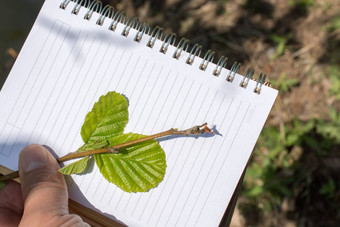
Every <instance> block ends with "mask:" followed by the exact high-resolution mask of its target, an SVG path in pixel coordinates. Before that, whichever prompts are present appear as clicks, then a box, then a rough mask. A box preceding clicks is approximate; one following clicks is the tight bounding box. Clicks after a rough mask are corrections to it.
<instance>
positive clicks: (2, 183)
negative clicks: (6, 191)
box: [0, 182, 6, 190]
mask: <svg viewBox="0 0 340 227" xmlns="http://www.w3.org/2000/svg"><path fill="white" fill-rule="evenodd" d="M5 186H6V183H5V182H0V190H1V189H3V188H4V187H5Z"/></svg>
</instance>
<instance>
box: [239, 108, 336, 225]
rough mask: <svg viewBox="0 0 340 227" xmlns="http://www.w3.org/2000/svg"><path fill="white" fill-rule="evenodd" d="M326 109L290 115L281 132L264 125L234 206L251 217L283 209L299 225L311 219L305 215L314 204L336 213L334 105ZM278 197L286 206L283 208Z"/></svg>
mask: <svg viewBox="0 0 340 227" xmlns="http://www.w3.org/2000/svg"><path fill="white" fill-rule="evenodd" d="M329 113H330V120H324V119H314V120H309V121H307V122H301V121H300V120H298V119H295V120H294V121H293V122H291V123H289V124H286V125H285V130H284V133H283V134H282V133H280V132H279V130H278V128H276V127H267V128H264V130H263V132H262V134H261V136H260V138H259V141H258V143H257V147H256V149H255V152H254V155H253V157H252V162H251V163H250V165H249V166H248V169H247V172H246V176H245V181H244V183H243V197H244V198H243V200H241V203H240V209H241V211H242V212H243V213H244V214H245V215H247V216H246V217H250V216H251V214H252V215H254V214H256V217H255V218H254V217H253V219H255V220H256V219H257V220H259V219H261V217H263V215H270V214H273V212H278V211H282V210H283V209H286V210H285V212H286V215H291V216H292V217H295V218H296V219H297V220H299V221H300V223H299V224H300V225H309V224H312V223H313V222H314V221H315V220H310V218H309V219H308V218H306V217H311V215H312V214H313V213H314V212H318V211H319V210H320V208H321V209H323V210H327V212H328V214H327V215H329V214H332V215H333V216H336V215H339V213H338V211H339V209H340V199H339V196H340V194H339V192H340V176H339V174H338V169H339V166H338V164H337V162H336V160H337V159H336V157H337V156H338V151H339V148H340V113H339V112H337V111H336V110H335V109H334V108H330V111H329ZM316 198H322V199H318V200H315V199H316ZM284 201H288V204H290V206H289V207H288V208H283V204H284ZM314 201H318V204H315V202H314ZM320 215H321V214H320ZM325 215H326V214H325ZM315 217H316V218H317V216H315ZM319 217H320V216H319ZM272 219H273V217H272ZM322 220H325V219H322ZM327 220H329V219H327ZM325 224H326V225H332V224H334V220H329V222H327V223H325Z"/></svg>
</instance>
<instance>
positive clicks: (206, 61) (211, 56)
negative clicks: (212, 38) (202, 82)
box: [200, 50, 215, 71]
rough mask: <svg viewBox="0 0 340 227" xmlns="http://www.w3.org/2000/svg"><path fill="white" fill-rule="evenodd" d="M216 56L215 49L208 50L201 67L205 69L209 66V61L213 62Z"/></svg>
mask: <svg viewBox="0 0 340 227" xmlns="http://www.w3.org/2000/svg"><path fill="white" fill-rule="evenodd" d="M214 57H215V51H212V50H208V51H207V53H205V55H204V58H203V60H202V63H201V64H200V69H201V70H203V71H205V70H206V69H207V67H208V64H209V62H212V61H213V60H214Z"/></svg>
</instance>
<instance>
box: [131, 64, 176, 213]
mask: <svg viewBox="0 0 340 227" xmlns="http://www.w3.org/2000/svg"><path fill="white" fill-rule="evenodd" d="M170 74H171V70H170V71H169V75H170ZM178 75H179V73H177V75H176V78H175V80H174V81H173V83H172V85H171V88H170V90H169V92H168V93H167V95H166V98H165V100H164V102H163V105H162V108H161V110H160V112H159V114H158V116H157V118H156V120H155V121H154V122H155V123H154V125H153V127H152V130H151V132H153V131H154V128H155V125H156V123H157V122H158V119H159V116H160V114H161V113H162V112H163V109H164V106H165V104H166V103H167V102H168V98H169V96H170V93H171V91H172V88H173V86H174V84H175V83H176V81H177V78H178ZM151 193H152V192H151ZM141 197H142V195H139V198H138V200H137V204H139V201H140V199H141ZM129 203H130V202H129ZM128 205H129V204H128ZM128 205H127V206H128ZM136 207H137V205H136V206H135V208H134V210H133V212H132V213H134V211H135V209H136ZM125 209H126V208H125ZM124 212H125V210H124Z"/></svg>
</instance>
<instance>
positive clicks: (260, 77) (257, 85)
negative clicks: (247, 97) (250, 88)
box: [254, 73, 266, 94]
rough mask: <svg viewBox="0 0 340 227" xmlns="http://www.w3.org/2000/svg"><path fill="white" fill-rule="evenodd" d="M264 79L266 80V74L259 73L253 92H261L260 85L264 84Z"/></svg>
mask: <svg viewBox="0 0 340 227" xmlns="http://www.w3.org/2000/svg"><path fill="white" fill-rule="evenodd" d="M265 80H266V74H263V73H260V75H259V79H258V80H257V82H256V86H255V89H254V92H255V93H257V94H260V93H261V88H262V85H263V84H264V82H265Z"/></svg>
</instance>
